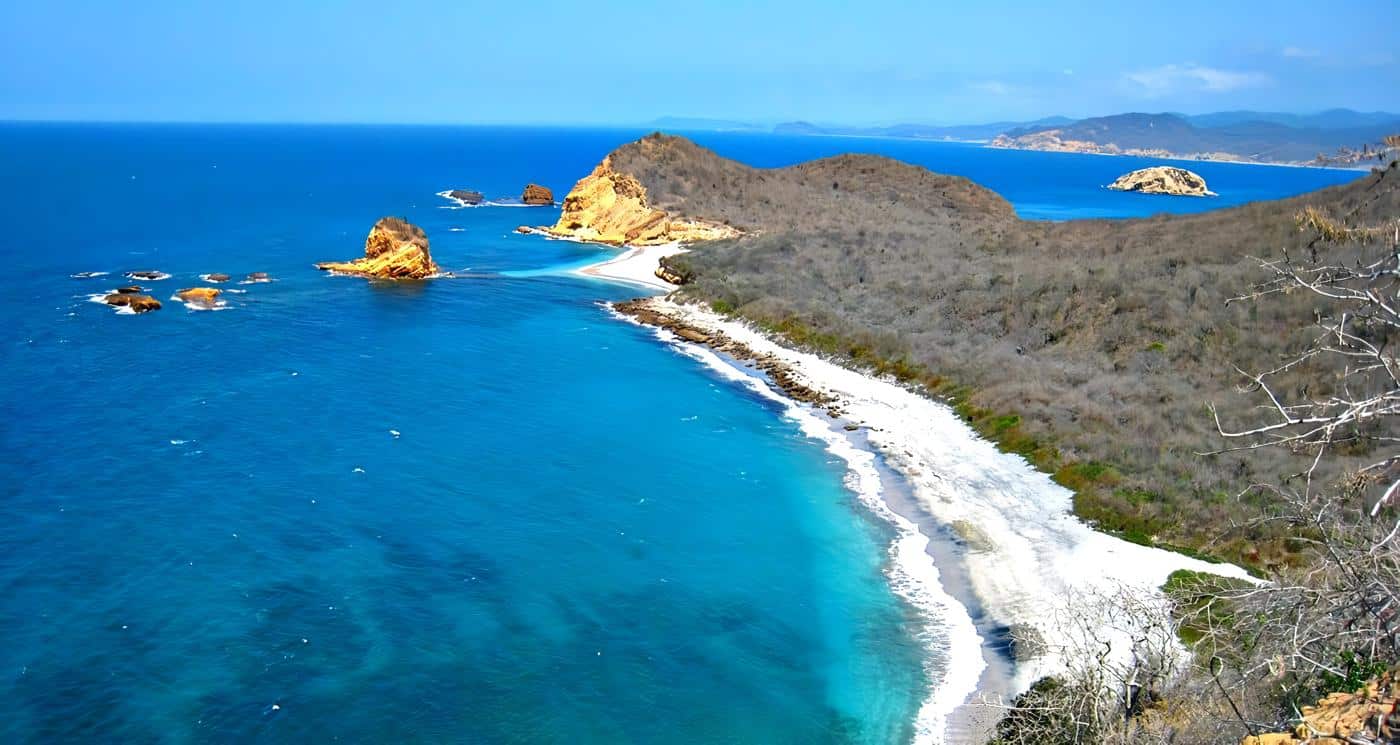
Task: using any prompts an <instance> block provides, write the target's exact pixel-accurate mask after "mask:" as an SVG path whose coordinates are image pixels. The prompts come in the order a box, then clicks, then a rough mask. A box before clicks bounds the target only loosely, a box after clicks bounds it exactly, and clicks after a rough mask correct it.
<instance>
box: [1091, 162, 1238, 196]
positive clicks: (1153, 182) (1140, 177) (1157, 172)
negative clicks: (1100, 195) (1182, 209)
mask: <svg viewBox="0 0 1400 745" xmlns="http://www.w3.org/2000/svg"><path fill="white" fill-rule="evenodd" d="M1108 188H1110V189H1114V190H1116V191H1137V192H1142V193H1143V194H1172V195H1179V196H1188V197H1213V196H1215V192H1213V191H1211V190H1210V189H1207V188H1206V180H1205V179H1203V178H1201V177H1200V176H1199V175H1197V174H1195V173H1192V172H1191V171H1188V170H1186V169H1185V168H1172V167H1171V166H1153V167H1151V168H1142V169H1139V170H1136V171H1133V172H1132V173H1127V174H1124V175H1122V176H1119V177H1118V180H1117V181H1114V182H1113V183H1111V184H1109V185H1108Z"/></svg>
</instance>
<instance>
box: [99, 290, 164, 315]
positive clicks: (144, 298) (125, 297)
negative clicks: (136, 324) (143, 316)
mask: <svg viewBox="0 0 1400 745" xmlns="http://www.w3.org/2000/svg"><path fill="white" fill-rule="evenodd" d="M102 302H104V303H106V304H108V305H111V306H114V307H117V308H130V309H131V312H132V313H148V312H150V311H153V310H160V301H159V300H156V299H155V298H153V297H151V296H150V295H140V294H137V293H132V292H114V293H112V294H110V295H108V296H107V297H104V298H102Z"/></svg>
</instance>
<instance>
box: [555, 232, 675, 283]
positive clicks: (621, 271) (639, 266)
mask: <svg viewBox="0 0 1400 745" xmlns="http://www.w3.org/2000/svg"><path fill="white" fill-rule="evenodd" d="M683 251H685V247H684V246H682V245H681V244H679V243H664V244H662V245H659V246H628V247H627V250H626V251H625V252H623V253H622V254H620V255H618V256H614V257H613V258H611V259H608V260H607V261H600V262H598V263H597V264H589V265H588V266H586V267H583V268H582V269H577V270H575V271H577V272H578V273H579V274H585V275H588V276H590V277H600V278H602V279H611V280H616V281H619V282H627V283H630V284H636V285H643V286H645V287H649V288H651V289H655V290H661V291H663V292H670V291H671V290H674V289H676V286H675V285H673V284H671V283H669V282H667V281H665V280H663V279H661V278H659V277H657V276H656V269H657V267H659V266H661V259H662V258H664V257H667V256H674V255H676V254H678V253H682V252H683Z"/></svg>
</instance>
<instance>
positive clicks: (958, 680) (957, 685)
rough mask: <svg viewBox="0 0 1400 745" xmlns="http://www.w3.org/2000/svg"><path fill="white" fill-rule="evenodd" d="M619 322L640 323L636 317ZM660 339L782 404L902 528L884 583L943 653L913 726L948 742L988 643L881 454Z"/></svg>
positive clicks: (661, 332) (696, 352)
mask: <svg viewBox="0 0 1400 745" xmlns="http://www.w3.org/2000/svg"><path fill="white" fill-rule="evenodd" d="M619 317H620V318H622V319H623V320H626V321H630V322H633V323H636V321H635V320H634V319H632V318H630V317H626V316H619ZM654 331H655V333H656V334H657V336H658V337H660V338H661V339H662V340H663V341H665V342H667V343H670V344H672V345H673V346H675V347H676V348H677V349H679V350H680V351H681V352H683V353H684V354H686V355H687V356H689V357H692V358H694V359H695V360H697V361H699V362H701V363H702V364H704V365H706V366H707V367H709V368H711V369H712V370H714V371H715V372H717V373H719V374H720V376H721V377H723V378H725V379H726V380H729V381H731V382H733V383H736V384H739V385H743V386H745V387H746V388H748V389H750V390H752V391H754V392H756V393H758V394H759V395H761V396H763V397H764V398H767V399H768V400H770V401H774V402H776V403H778V404H781V405H782V407H783V414H784V416H786V417H787V418H789V419H791V420H793V421H794V422H795V423H796V424H797V425H798V428H799V429H800V430H801V431H802V433H803V434H804V435H806V436H808V437H810V438H812V439H815V440H820V441H821V442H822V443H823V444H824V445H825V446H826V450H827V452H829V453H831V454H832V455H835V456H836V457H838V458H840V459H841V460H842V461H844V462H845V464H846V477H845V479H844V482H845V486H846V488H847V489H849V490H850V491H851V492H852V493H854V494H855V495H856V497H857V498H858V499H859V500H860V502H861V504H862V505H864V507H865V508H866V509H868V510H870V511H871V512H873V513H875V514H876V515H877V516H878V517H880V518H881V519H882V520H884V521H885V522H887V523H889V524H891V525H893V526H894V527H895V528H896V530H897V536H896V538H895V540H894V541H893V542H892V543H891V544H890V546H889V548H888V552H887V555H888V556H889V559H890V561H889V565H888V567H887V568H886V579H887V580H888V582H889V584H890V587H891V589H893V590H894V592H895V593H896V594H897V595H899V596H900V597H901V598H902V599H903V600H904V601H905V602H907V603H909V604H910V605H911V606H913V607H914V608H915V609H916V610H918V612H919V614H920V616H921V617H922V618H924V619H925V621H926V623H925V624H924V627H923V629H921V630H920V632H919V633H918V634H917V635H916V636H917V638H918V640H919V642H920V643H922V644H923V645H924V647H925V648H926V649H928V650H929V651H930V652H931V653H937V656H935V655H933V654H929V655H925V657H924V661H923V662H924V671H925V673H926V674H927V675H928V676H929V680H930V686H929V690H928V692H927V694H926V695H925V697H924V701H923V703H922V704H921V705H920V707H919V712H918V715H917V717H916V719H915V723H914V731H915V742H918V743H927V744H929V745H933V744H936V743H943V742H945V739H946V730H947V724H948V716H949V715H950V714H952V713H953V711H955V710H956V709H957V708H958V707H959V706H961V705H962V704H963V703H964V702H965V701H966V700H967V698H968V696H970V695H971V694H972V693H973V691H974V690H975V689H976V687H977V683H978V681H979V680H980V679H981V676H982V671H983V669H984V668H985V666H986V662H985V660H983V658H982V638H981V637H980V636H979V635H978V633H977V629H976V627H975V626H974V624H973V621H972V617H971V616H970V615H968V612H967V608H965V607H963V605H962V604H961V603H959V602H958V601H957V600H956V599H954V598H953V597H952V596H951V595H950V594H948V592H946V591H945V590H944V588H943V585H942V583H941V581H940V574H939V571H938V567H937V566H935V565H934V563H933V558H932V557H931V556H930V555H929V554H928V552H927V548H928V543H929V539H928V537H927V536H925V535H924V534H923V533H921V532H920V531H919V529H918V526H917V525H915V524H914V523H913V522H911V521H910V520H908V519H906V518H905V517H903V516H902V515H899V514H897V513H896V512H894V511H893V510H891V509H890V507H889V505H888V504H887V503H886V502H885V499H884V486H883V484H882V483H881V479H880V472H879V469H878V467H877V465H876V459H875V454H874V453H873V452H871V451H869V450H865V449H862V448H860V447H857V446H856V445H855V444H854V443H853V442H852V441H851V438H849V437H847V436H845V435H844V434H842V433H839V432H836V431H835V430H833V429H832V427H831V424H830V423H831V418H830V417H827V416H825V415H824V414H819V413H818V412H816V411H814V410H813V409H812V408H811V407H809V406H805V405H802V404H799V403H797V402H796V401H793V400H792V399H790V398H788V397H787V396H784V395H782V394H780V393H779V392H777V391H775V390H773V388H772V387H771V386H769V385H768V384H767V383H766V382H765V381H763V380H762V379H760V378H757V377H755V376H753V375H750V374H747V373H745V372H743V371H742V370H739V369H737V368H735V367H734V366H733V365H731V364H729V363H727V362H725V361H724V359H722V358H721V357H720V356H719V355H717V354H716V353H714V352H713V351H711V350H710V349H709V348H708V347H705V346H702V345H699V344H690V343H687V342H684V341H682V340H681V339H680V338H679V337H677V336H676V335H675V334H672V333H671V332H670V331H667V330H665V329H654Z"/></svg>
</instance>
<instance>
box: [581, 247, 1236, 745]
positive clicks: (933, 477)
mask: <svg viewBox="0 0 1400 745" xmlns="http://www.w3.org/2000/svg"><path fill="white" fill-rule="evenodd" d="M629 253H630V252H629ZM644 255H645V254H644V253H638V254H634V255H631V256H630V257H629V258H628V259H627V260H628V261H632V262H634V266H638V265H641V262H640V261H639V259H640V257H642V256H644ZM624 256H628V255H627V254H624ZM618 259H619V260H621V259H623V257H618ZM653 261H654V259H653ZM605 263H607V262H605ZM595 266H596V265H595ZM589 268H591V267H589ZM586 269H587V268H586ZM634 271H635V270H634ZM581 273H585V274H590V275H592V276H601V277H607V276H608V272H603V271H596V272H583V271H581ZM658 282H659V280H654V279H653V280H652V282H651V284H652V286H653V288H654V289H661V288H660V286H659V285H658V284H657V283H658ZM665 289H670V286H669V285H668V286H666V288H665ZM612 309H613V312H614V313H617V314H620V315H623V316H625V317H626V318H627V319H628V320H630V321H632V322H635V323H639V324H642V325H645V326H650V327H653V328H654V329H656V333H657V334H658V336H659V337H660V338H662V340H663V341H665V342H667V343H669V344H671V345H673V346H674V347H676V348H677V349H679V350H680V351H682V352H683V353H686V354H688V355H689V356H691V357H693V358H695V359H697V360H698V361H700V362H702V363H704V364H707V365H708V366H710V367H711V368H712V369H716V370H717V371H718V372H720V373H721V374H722V375H725V377H727V378H730V379H733V380H735V382H739V383H742V384H746V385H748V386H749V387H750V388H754V389H755V390H759V389H762V390H760V391H759V392H760V393H765V392H766V395H769V396H775V397H777V399H778V400H781V401H782V402H783V403H784V405H785V407H786V408H787V415H788V416H789V417H790V418H793V419H794V420H796V421H797V422H798V423H799V425H800V426H801V427H802V429H803V431H804V433H806V434H808V435H809V436H812V437H813V438H814V439H818V440H821V441H823V442H824V443H826V446H827V449H828V450H829V451H830V452H832V453H833V454H835V455H837V456H838V457H841V458H842V459H843V460H845V461H846V463H847V465H848V469H849V470H848V474H849V475H848V478H847V486H848V488H851V490H852V491H853V492H855V493H856V495H857V497H858V498H860V500H861V501H862V503H863V504H865V505H866V506H867V507H868V508H869V509H871V510H872V511H873V512H875V513H876V514H877V515H878V516H880V517H882V518H883V519H885V520H886V521H887V522H889V523H890V524H891V525H893V526H894V527H895V528H896V529H897V531H898V533H899V535H898V537H897V538H896V539H895V541H894V542H893V544H892V545H891V546H890V548H889V557H890V561H891V568H890V577H889V578H890V582H891V587H892V589H893V590H894V591H895V592H896V594H898V595H900V596H901V597H902V598H903V599H905V600H906V601H908V602H909V603H910V604H911V605H912V606H913V607H914V608H916V609H917V610H919V611H920V613H921V615H923V616H924V617H925V618H926V619H928V620H929V628H928V629H926V630H925V632H924V633H922V634H920V635H919V637H920V641H921V642H923V643H925V644H927V645H928V646H929V650H930V659H929V660H926V661H925V665H926V671H927V672H929V674H930V680H931V686H930V689H929V690H928V691H927V698H926V699H925V701H924V703H923V705H922V706H921V708H920V711H919V715H918V719H917V721H916V723H915V731H916V741H918V742H945V741H948V739H949V738H950V737H952V738H954V739H956V740H963V739H966V741H977V740H976V738H977V737H979V736H985V735H986V734H988V733H987V728H989V727H990V726H992V725H993V724H994V722H995V720H996V716H995V714H996V713H997V712H995V711H990V714H991V716H989V710H990V709H991V707H989V706H987V704H989V703H990V704H996V703H1004V702H1006V701H1007V700H1009V699H1010V698H1012V697H1014V696H1015V695H1016V694H1018V693H1020V692H1021V691H1024V690H1026V689H1027V688H1029V687H1030V685H1031V684H1032V683H1034V682H1035V681H1036V680H1038V679H1039V678H1041V677H1043V676H1044V675H1047V674H1053V673H1056V672H1059V671H1061V670H1063V669H1064V668H1065V667H1066V666H1067V664H1068V662H1069V661H1070V660H1072V659H1075V658H1077V652H1078V651H1079V650H1082V649H1083V648H1084V646H1085V643H1086V640H1085V636H1084V634H1085V632H1086V631H1091V632H1093V633H1094V635H1096V636H1101V637H1103V638H1105V639H1107V640H1109V641H1111V642H1114V644H1113V647H1114V649H1115V652H1114V657H1115V658H1118V659H1127V658H1129V657H1131V655H1132V648H1131V647H1132V645H1131V641H1130V640H1131V638H1132V636H1133V635H1134V634H1135V633H1140V632H1141V630H1140V629H1137V628H1132V627H1131V624H1124V623H1123V619H1121V618H1118V617H1116V616H1117V613H1116V607H1115V606H1113V605H1112V602H1111V601H1112V598H1113V597H1114V596H1116V595H1117V594H1119V593H1123V592H1128V593H1131V594H1132V596H1133V597H1135V598H1141V599H1145V600H1144V602H1145V604H1146V605H1148V606H1153V607H1159V608H1160V609H1165V602H1166V601H1165V598H1164V596H1163V595H1162V594H1161V591H1160V588H1161V586H1162V584H1163V583H1164V582H1165V581H1166V578H1167V576H1168V575H1169V574H1171V572H1173V571H1176V570H1177V569H1191V570H1195V571H1204V572H1210V573H1213V574H1222V575H1226V576H1232V577H1240V578H1248V575H1247V574H1246V573H1245V571H1244V570H1243V569H1241V568H1239V567H1236V566H1233V565H1229V564H1211V563H1208V562H1205V561H1202V560H1199V559H1193V558H1190V557H1187V556H1184V555H1181V554H1177V553H1174V552H1170V551H1167V550H1165V549H1158V548H1152V547H1147V546H1140V545H1138V544H1133V543H1129V542H1127V541H1123V540H1121V539H1119V538H1116V537H1113V536H1111V535H1109V534H1107V533H1101V532H1098V531H1096V530H1094V529H1093V528H1091V527H1090V526H1089V525H1087V524H1086V523H1084V522H1082V521H1080V520H1079V519H1078V518H1076V517H1075V516H1074V515H1073V514H1072V503H1071V499H1072V493H1071V492H1070V491H1068V490H1067V489H1064V488H1063V487H1060V486H1059V485H1057V484H1055V483H1054V482H1052V481H1051V480H1050V478H1049V476H1048V475H1046V474H1043V473H1040V472H1039V471H1036V470H1035V469H1034V468H1033V467H1032V466H1030V464H1029V463H1027V462H1026V461H1025V460H1024V459H1022V458H1020V457H1019V456H1015V455H1009V454H1006V453H1002V452H1000V451H998V450H997V449H996V446H995V445H994V444H993V443H991V442H988V441H986V440H983V439H981V437H980V436H978V435H977V434H976V433H975V432H974V431H973V430H972V429H971V428H970V427H968V426H967V425H966V424H965V423H964V422H962V421H961V420H960V419H958V417H957V415H956V414H955V413H954V412H953V411H952V409H950V408H949V407H948V406H947V405H945V404H943V403H941V402H938V401H935V400H933V399H931V398H928V397H926V396H923V395H921V394H919V393H916V392H914V391H912V390H909V389H906V388H904V387H902V386H900V385H898V384H897V383H895V382H893V381H890V380H885V379H881V378H877V377H874V376H872V375H868V374H866V373H863V372H859V371H855V370H851V369H848V368H846V367H843V366H841V365H839V364H837V363H835V362H832V361H830V360H826V359H823V358H821V357H819V356H817V355H814V354H810V353H807V352H801V351H798V350H794V349H790V348H788V347H786V346H784V345H782V344H779V343H778V342H776V341H774V340H772V339H771V338H769V337H768V336H767V335H766V334H764V333H762V332H760V331H758V330H755V329H754V328H752V327H750V326H748V325H746V324H744V323H741V322H739V321H736V320H733V319H729V318H726V317H723V316H720V315H719V314H716V313H714V312H711V311H709V310H708V309H704V308H699V307H696V306H692V305H680V304H677V303H675V302H672V301H670V300H668V299H665V298H663V297H651V298H646V299H642V300H634V301H628V302H626V303H617V304H614V305H613V306H612ZM726 357H727V358H729V359H728V360H726V359H725V358H726ZM748 367H754V368H756V369H757V371H759V372H761V373H764V374H766V379H765V378H762V377H758V376H756V375H755V374H754V373H753V371H746V370H745V368H748ZM726 369H727V370H729V371H731V372H733V373H734V374H735V375H738V376H739V377H738V378H735V377H734V375H731V374H729V373H726V371H725V370H726ZM745 378H747V380H745ZM775 389H776V390H775ZM879 465H884V466H886V467H887V468H888V469H889V470H890V471H892V472H893V473H894V474H896V475H897V476H898V477H899V479H900V480H901V481H902V482H903V485H902V486H903V487H905V488H904V489H889V488H886V487H885V486H883V485H881V484H880V483H878V478H874V479H873V480H872V476H871V473H872V472H873V471H875V470H877V468H878V466H879ZM902 491H907V494H900V492H902ZM950 557H953V558H955V559H960V561H955V562H953V563H959V564H961V566H960V567H957V566H952V565H950V561H949V559H950ZM959 575H962V576H959ZM945 576H946V577H947V579H949V580H952V582H951V584H952V585H958V584H960V583H961V584H965V587H963V588H958V587H954V588H953V589H952V591H950V590H949V588H948V587H946V586H945V583H944V578H945ZM960 590H961V591H960ZM969 594H970V597H968V595H969ZM958 595H962V597H957V596H958ZM1076 632H1078V633H1076ZM1120 641H1121V642H1122V643H1121V644H1119V643H1116V642H1120ZM1170 643H1176V642H1174V640H1173V641H1172V642H1170ZM934 653H938V654H939V655H942V657H941V659H933V658H934V657H935V655H934ZM935 662H937V663H942V668H941V669H935V668H937V665H934V664H932V663H935Z"/></svg>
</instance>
